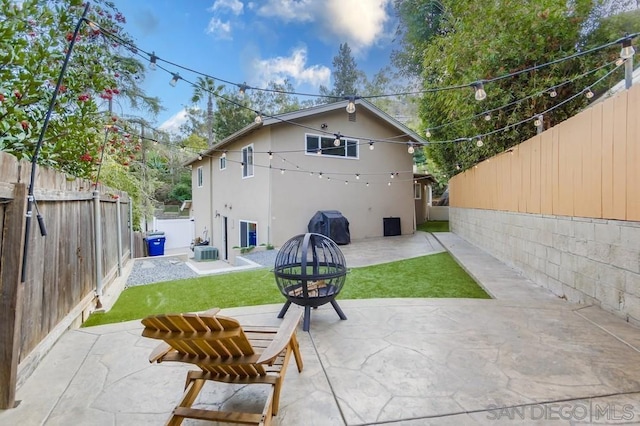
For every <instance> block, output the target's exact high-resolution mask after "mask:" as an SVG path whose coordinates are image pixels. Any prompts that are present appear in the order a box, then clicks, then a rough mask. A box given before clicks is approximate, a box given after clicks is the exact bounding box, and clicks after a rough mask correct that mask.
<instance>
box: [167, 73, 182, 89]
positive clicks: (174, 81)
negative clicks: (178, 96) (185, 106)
mask: <svg viewBox="0 0 640 426" xmlns="http://www.w3.org/2000/svg"><path fill="white" fill-rule="evenodd" d="M178 80H180V74H178V73H177V72H175V73H173V78H172V79H171V81H170V82H169V84H170V85H171V87H176V84H178Z"/></svg>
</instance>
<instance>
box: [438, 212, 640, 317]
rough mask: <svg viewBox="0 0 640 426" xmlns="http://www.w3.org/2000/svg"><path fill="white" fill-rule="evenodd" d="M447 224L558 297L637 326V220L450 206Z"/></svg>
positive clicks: (639, 227) (639, 313) (639, 292)
mask: <svg viewBox="0 0 640 426" xmlns="http://www.w3.org/2000/svg"><path fill="white" fill-rule="evenodd" d="M449 226H450V229H451V231H452V232H455V233H456V234H458V235H460V236H461V237H463V238H465V239H466V240H467V241H469V242H471V243H473V244H475V245H477V246H479V247H481V248H483V249H484V250H486V251H487V252H489V253H491V254H492V255H493V256H495V257H496V258H498V259H500V260H501V261H503V262H505V263H507V264H509V265H511V266H513V267H515V268H517V269H519V270H520V271H522V273H523V274H524V275H525V276H527V277H528V278H530V279H532V280H534V281H535V282H536V283H538V284H540V285H542V286H545V287H547V288H548V289H549V290H551V291H552V292H553V293H554V294H556V295H557V296H558V297H563V298H566V299H567V300H569V301H571V302H575V303H581V304H595V305H600V306H601V307H602V308H603V309H605V310H607V311H610V312H613V313H615V314H617V315H619V316H620V317H622V318H624V319H626V320H627V321H629V322H632V323H634V324H636V325H640V222H630V221H618V220H606V219H589V218H578V217H565V216H553V215H540V214H523V213H514V212H505V211H497V210H481V209H465V208H456V207H450V208H449Z"/></svg>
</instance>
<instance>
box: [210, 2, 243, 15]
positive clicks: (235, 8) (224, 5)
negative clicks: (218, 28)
mask: <svg viewBox="0 0 640 426" xmlns="http://www.w3.org/2000/svg"><path fill="white" fill-rule="evenodd" d="M243 8H244V6H243V4H242V2H241V1H240V0H216V1H215V2H213V6H211V7H210V8H209V11H211V12H215V11H216V10H224V9H228V10H230V11H231V12H232V13H233V14H234V15H240V14H242V9H243Z"/></svg>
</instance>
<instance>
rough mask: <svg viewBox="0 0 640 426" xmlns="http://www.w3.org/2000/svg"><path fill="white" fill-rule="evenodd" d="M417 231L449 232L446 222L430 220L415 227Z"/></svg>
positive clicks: (447, 222)
mask: <svg viewBox="0 0 640 426" xmlns="http://www.w3.org/2000/svg"><path fill="white" fill-rule="evenodd" d="M417 228H418V231H424V232H449V221H448V220H430V221H427V222H424V223H422V224H420V225H418V226H417Z"/></svg>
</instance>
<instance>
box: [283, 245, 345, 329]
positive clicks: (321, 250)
mask: <svg viewBox="0 0 640 426" xmlns="http://www.w3.org/2000/svg"><path fill="white" fill-rule="evenodd" d="M274 274H275V277H276V283H277V284H278V288H279V289H280V292H281V293H282V294H283V296H285V297H286V298H287V302H286V303H285V304H284V306H283V307H282V310H280V313H279V314H278V318H283V317H284V314H286V313H287V309H289V306H291V304H292V303H295V304H296V305H300V306H304V322H303V325H302V329H303V330H304V331H309V322H310V317H311V308H317V307H318V306H320V305H324V304H325V303H331V305H332V306H333V309H335V310H336V313H337V314H338V316H339V317H340V319H341V320H346V319H347V317H346V316H345V315H344V313H343V312H342V309H340V306H339V305H338V302H336V296H337V295H338V293H340V290H342V286H344V281H345V279H346V275H347V265H346V262H345V260H344V255H343V254H342V252H341V251H340V249H339V248H338V245H337V244H336V243H335V242H333V240H331V239H330V238H328V237H325V236H324V235H321V234H314V233H307V234H300V235H297V236H295V237H293V238H291V239H290V240H289V241H287V242H286V243H284V245H283V246H282V247H281V248H280V250H279V251H278V255H277V256H276V263H275V267H274Z"/></svg>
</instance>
